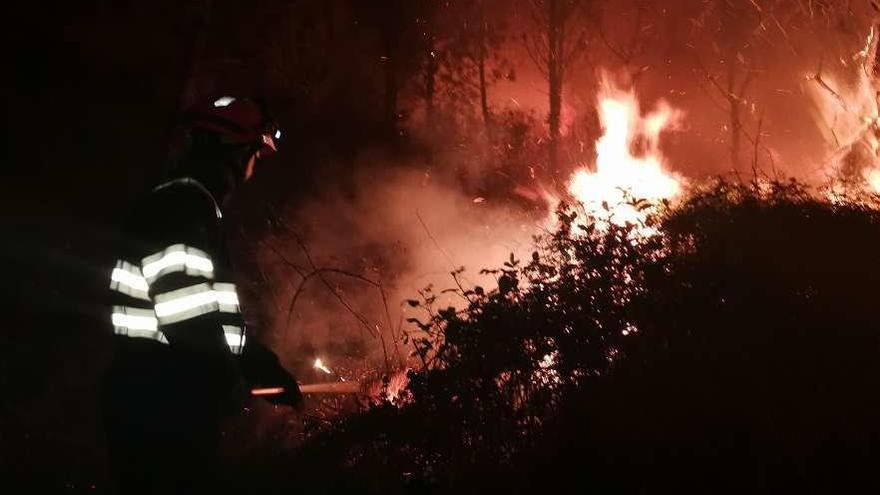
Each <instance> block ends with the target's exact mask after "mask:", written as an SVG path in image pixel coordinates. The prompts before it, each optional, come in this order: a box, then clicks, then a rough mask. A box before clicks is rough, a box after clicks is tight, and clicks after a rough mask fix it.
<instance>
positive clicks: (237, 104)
mask: <svg viewBox="0 0 880 495" xmlns="http://www.w3.org/2000/svg"><path fill="white" fill-rule="evenodd" d="M186 124H187V127H189V128H192V129H204V130H207V131H210V132H212V133H214V134H216V135H217V136H218V137H219V138H220V139H221V140H222V141H223V142H226V143H228V144H233V145H244V146H253V149H254V150H256V151H257V152H258V153H259V155H261V156H262V155H267V154H271V153H273V152H276V151H278V142H279V140H280V139H281V130H280V129H279V128H278V125H277V123H276V122H275V120H274V119H272V117H271V116H270V115H269V112H268V110H267V109H266V106H265V104H262V103H261V102H258V101H255V100H252V99H249V98H235V97H232V96H221V97H219V98H216V99H214V100H212V101H210V102H206V103H202V104H199V105H196V106H194V107H192V108H191V109H189V111H188V112H187V114H186Z"/></svg>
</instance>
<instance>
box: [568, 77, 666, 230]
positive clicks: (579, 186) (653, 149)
mask: <svg viewBox="0 0 880 495" xmlns="http://www.w3.org/2000/svg"><path fill="white" fill-rule="evenodd" d="M598 105H599V119H600V121H601V124H602V129H603V131H604V133H603V134H602V136H601V137H600V138H599V139H598V140H597V141H596V163H595V167H594V170H593V171H590V170H588V169H586V168H582V169H580V170H578V171H577V172H575V173H574V175H572V177H571V179H570V181H569V183H568V191H569V193H571V195H572V196H573V197H574V198H575V199H576V200H577V201H579V202H580V203H581V204H582V205H583V207H584V209H585V210H586V211H587V213H588V214H590V215H591V216H593V217H594V218H595V219H596V221H597V226H598V227H600V228H602V227H603V226H605V227H607V226H608V225H609V224H615V225H621V226H622V225H625V224H627V223H633V224H636V225H643V224H644V222H645V219H646V217H647V215H648V213H649V211H650V204H656V203H657V202H658V201H660V200H663V199H670V198H673V197H675V196H676V195H677V194H678V193H679V192H680V191H681V182H680V180H679V179H678V178H676V177H675V176H673V175H671V174H670V173H668V172H667V171H665V170H664V162H665V159H664V156H663V153H662V152H661V151H660V146H659V145H660V134H661V133H663V132H664V131H665V130H667V129H669V128H670V127H671V126H672V125H674V124H675V123H676V122H677V120H678V119H679V118H680V116H681V113H680V112H679V111H678V110H676V109H674V108H672V107H670V106H669V105H668V104H666V103H665V102H662V101H661V102H660V103H659V104H658V106H657V109H656V110H654V111H653V112H651V113H649V114H648V115H645V116H642V115H641V113H640V111H639V103H638V100H637V99H636V95H635V93H634V92H633V91H632V90H630V91H621V90H619V89H617V88H616V87H614V85H613V84H610V83H608V82H607V81H606V82H605V83H604V84H603V88H602V90H601V92H600V94H599V102H598ZM636 145H638V147H639V148H640V152H639V156H636V155H634V154H633V148H634V147H635V146H636ZM639 199H644V200H646V201H648V203H649V206H648V208H638V207H636V206H635V205H633V204H632V203H633V200H639ZM641 229H642V231H643V232H642V233H647V232H648V230H647V229H646V228H645V227H644V226H643V227H641Z"/></svg>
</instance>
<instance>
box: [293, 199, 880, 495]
mask: <svg viewBox="0 0 880 495" xmlns="http://www.w3.org/2000/svg"><path fill="white" fill-rule="evenodd" d="M869 200H870V201H869V203H870V202H872V201H873V206H870V205H867V204H866V203H865V202H862V203H855V202H848V203H830V202H828V201H827V200H824V199H816V196H815V195H813V194H811V193H810V192H809V191H807V190H806V189H805V188H804V187H802V186H801V185H799V184H797V183H793V182H792V183H779V182H774V183H767V184H747V185H743V184H731V183H727V182H719V183H718V184H716V185H715V186H713V187H709V188H706V189H704V190H700V191H696V192H694V193H693V194H692V195H691V196H690V197H689V198H688V199H686V200H685V201H684V202H683V203H682V204H680V205H678V206H677V207H675V208H673V209H671V210H662V211H660V212H659V213H657V214H654V215H650V216H649V217H648V219H647V220H646V221H647V222H648V223H649V224H650V225H651V226H652V227H653V228H655V229H656V230H655V231H654V233H653V234H651V235H647V236H644V235H641V236H633V231H634V230H636V231H638V230H639V229H641V228H642V227H643V226H640V225H633V224H626V225H616V224H611V225H606V226H605V227H606V228H605V229H598V228H596V226H595V223H593V221H591V219H590V218H589V217H585V216H583V215H578V214H576V212H575V210H574V209H571V208H562V209H560V211H559V223H558V226H557V229H556V230H555V231H554V232H552V233H549V234H547V235H546V236H544V237H542V238H540V239H537V242H536V250H535V252H534V253H533V254H532V257H531V259H530V260H528V261H525V262H523V261H521V260H517V259H515V258H513V257H511V258H510V259H508V260H507V261H506V262H505V263H504V264H503V266H502V267H499V268H498V269H493V270H488V271H487V273H491V274H494V275H495V276H496V280H497V282H498V283H497V287H493V288H482V287H466V286H464V285H461V284H458V283H456V284H455V285H456V286H455V288H454V289H451V290H450V292H453V293H455V294H457V295H458V296H459V297H460V298H461V299H462V302H463V307H462V308H460V309H455V308H448V307H436V305H437V300H438V298H437V293H438V292H442V291H435V290H434V289H431V288H429V289H427V290H425V291H423V292H422V293H421V296H420V299H419V300H413V301H411V302H410V303H411V304H412V305H415V306H420V307H422V308H423V309H424V310H425V314H426V315H427V318H425V319H423V320H422V321H416V322H415V323H416V324H417V325H418V326H419V327H420V330H421V332H420V333H421V334H420V335H419V336H418V337H417V338H418V341H417V348H418V349H419V352H420V356H421V359H422V360H423V363H424V367H423V369H421V370H418V371H415V372H412V373H411V376H410V385H409V392H410V393H411V395H412V400H411V401H410V402H409V403H407V404H405V405H403V406H399V407H398V406H392V405H384V406H380V407H377V408H374V409H373V410H371V411H370V412H368V413H366V414H363V415H360V416H357V417H354V418H349V419H347V420H344V421H342V422H341V423H339V424H338V427H339V428H338V429H335V430H333V431H330V432H328V433H327V434H326V435H324V436H320V437H318V438H316V439H314V441H313V442H312V443H311V444H310V445H308V446H307V447H306V448H305V449H304V450H303V451H302V452H301V453H300V455H299V456H298V457H297V459H298V461H297V462H298V463H301V464H298V465H300V466H308V467H306V468H304V469H306V471H308V470H309V469H316V468H317V467H318V466H320V467H321V468H324V469H326V468H327V467H328V466H335V467H334V468H333V469H336V468H339V469H340V470H341V471H340V472H339V473H337V475H339V474H344V475H343V476H337V477H335V478H334V479H335V480H336V482H337V485H334V486H335V487H341V488H344V487H348V486H350V487H355V486H358V487H363V486H371V487H373V488H374V489H375V490H376V491H393V490H401V489H406V488H417V487H424V486H430V487H433V488H438V489H441V490H446V489H450V490H451V489H456V490H463V489H466V490H469V491H470V490H477V489H480V488H488V487H492V488H494V489H500V488H502V487H503V488H507V489H510V490H511V491H530V490H532V489H538V488H546V484H547V483H548V482H552V481H551V480H567V481H571V480H574V481H577V482H580V483H581V484H587V485H590V486H596V487H604V488H606V489H610V490H613V491H619V490H630V489H633V490H644V489H647V488H658V487H661V486H666V485H668V486H676V487H679V486H692V487H699V486H706V485H703V483H715V480H717V479H720V478H721V477H725V478H727V477H729V476H730V475H731V473H733V472H735V473H737V475H736V479H735V480H733V481H730V483H732V484H733V485H736V486H743V487H744V486H750V487H754V486H760V487H770V486H777V485H778V486H790V484H792V483H794V484H798V483H802V484H807V483H810V484H813V483H818V482H822V481H823V480H825V481H828V480H835V481H834V482H835V483H837V481H836V480H839V477H840V476H841V475H843V474H844V473H845V474H858V473H859V470H860V469H861V468H864V467H865V466H868V465H870V463H871V462H872V460H873V459H876V454H877V452H878V450H877V447H878V441H880V427H878V426H877V424H876V421H875V418H876V415H877V413H878V412H880V401H878V398H877V395H876V394H875V393H874V392H873V391H875V390H877V387H878V385H880V366H878V364H877V363H878V362H880V361H878V360H877V355H878V351H880V328H878V324H877V318H876V304H875V295H874V293H873V288H874V287H876V286H877V285H878V284H880V267H878V266H877V265H876V263H874V261H873V260H874V259H875V257H876V254H875V246H877V245H880V213H878V211H877V209H876V201H874V200H873V199H870V198H869ZM637 205H638V202H635V201H634V202H633V207H636V206H637ZM452 275H453V279H454V280H455V281H456V282H458V280H459V275H460V272H458V271H456V272H454V273H453V274H452ZM865 472H869V471H865ZM377 480H381V481H377ZM349 483H350V484H351V485H348V484H349ZM733 485H732V486H733ZM835 486H836V485H835Z"/></svg>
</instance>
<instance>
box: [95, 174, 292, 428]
mask: <svg viewBox="0 0 880 495" xmlns="http://www.w3.org/2000/svg"><path fill="white" fill-rule="evenodd" d="M125 239H126V241H125V245H124V247H123V248H122V249H121V251H122V252H120V257H119V259H118V260H117V261H116V265H115V267H114V268H113V271H112V274H111V277H110V290H111V297H112V301H113V302H112V311H111V320H112V322H113V327H114V331H115V333H116V335H117V336H120V337H119V338H120V339H122V340H123V342H122V344H121V345H122V346H123V347H126V346H127V347H128V348H131V347H132V346H137V345H138V342H136V341H141V342H140V344H141V345H152V346H155V345H157V344H160V345H163V346H168V347H169V348H170V350H172V351H174V354H175V356H176V357H175V358H174V359H173V361H174V362H175V363H178V364H177V365H174V366H170V367H169V366H165V367H164V368H163V369H160V370H155V371H152V372H149V373H151V374H154V375H156V374H159V375H160V376H162V377H163V380H162V381H163V382H164V383H162V384H161V386H164V387H167V388H168V389H169V390H175V389H177V395H179V396H180V397H179V398H180V400H181V401H183V402H184V403H186V402H191V403H193V404H196V403H201V404H203V406H202V407H213V406H217V407H219V408H220V409H221V410H222V411H230V410H232V409H234V408H236V407H239V406H241V405H242V403H243V401H244V399H245V398H246V396H247V393H248V389H249V387H251V386H280V387H284V388H285V389H287V390H288V392H287V394H284V396H278V397H274V399H275V400H276V401H278V402H287V403H295V402H298V400H299V398H300V396H299V389H298V387H297V384H296V382H295V381H294V380H293V378H292V377H291V376H290V375H289V374H288V373H287V372H286V371H285V370H284V369H283V368H282V367H281V366H280V364H279V363H278V358H277V356H275V354H274V353H273V352H272V351H270V350H268V349H267V348H265V347H263V346H262V345H261V344H260V342H259V341H257V340H255V339H248V338H247V333H246V330H245V325H244V320H243V317H242V314H241V311H240V306H239V300H238V295H237V292H236V288H235V284H234V279H233V271H232V266H231V264H230V261H229V256H228V253H227V250H226V243H225V239H224V235H223V222H222V214H221V212H220V208H219V206H218V205H217V202H216V200H215V199H214V197H213V196H212V195H211V193H210V192H209V191H208V190H207V189H206V188H205V187H204V186H203V185H202V184H200V183H199V182H198V181H196V180H194V179H190V178H180V179H176V180H172V181H170V182H167V183H165V184H162V185H160V186H158V187H157V188H155V189H154V190H153V191H152V192H151V193H150V194H149V195H148V196H147V197H146V198H145V199H144V200H143V201H141V202H140V203H139V204H138V205H137V206H136V207H135V209H134V210H133V212H132V214H131V215H130V217H129V219H128V221H127V222H126V232H125ZM144 339H147V340H149V341H152V344H147V343H146V342H143V340H144ZM125 340H128V342H125ZM119 359H125V357H124V355H121V356H118V359H117V360H116V361H117V362H118V361H119ZM120 366H122V367H124V366H125V363H118V366H116V368H117V369H119V368H120ZM181 367H182V368H184V369H177V370H176V371H172V369H174V368H181ZM112 372H113V370H111V373H112ZM167 373H175V375H176V376H167V375H166V374H167ZM180 375H186V376H180ZM153 378H154V379H157V378H159V376H154V377H153ZM179 405H180V404H178V406H179ZM202 407H193V408H192V409H193V413H194V414H196V415H198V414H203V413H205V412H206V411H203V410H201V409H202ZM208 412H211V413H213V412H215V411H213V410H212V411H208Z"/></svg>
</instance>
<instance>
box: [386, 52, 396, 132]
mask: <svg viewBox="0 0 880 495" xmlns="http://www.w3.org/2000/svg"><path fill="white" fill-rule="evenodd" d="M386 47H387V49H386V53H388V54H389V55H388V60H386V61H385V124H386V126H387V128H388V129H389V130H391V131H394V130H396V128H397V91H398V88H397V73H396V71H395V70H394V63H395V62H394V59H393V58H391V56H390V54H391V50H390V46H389V44H386Z"/></svg>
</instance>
